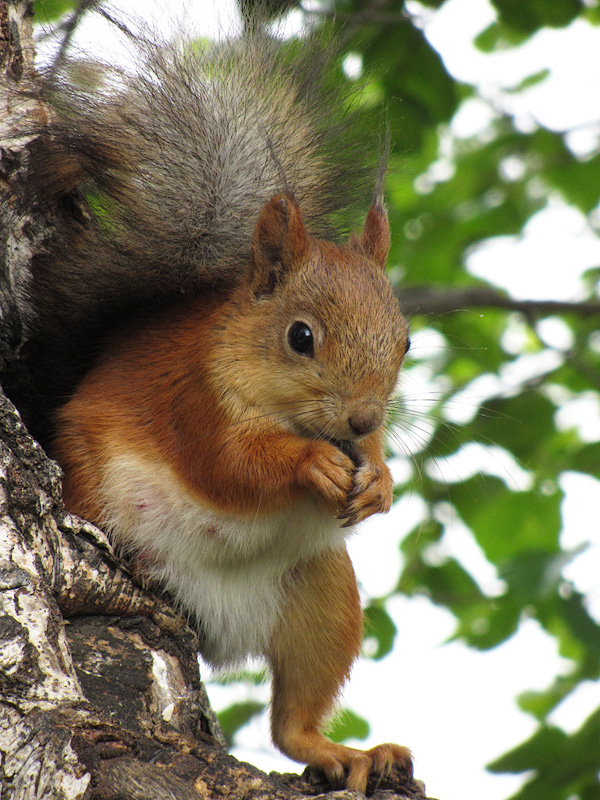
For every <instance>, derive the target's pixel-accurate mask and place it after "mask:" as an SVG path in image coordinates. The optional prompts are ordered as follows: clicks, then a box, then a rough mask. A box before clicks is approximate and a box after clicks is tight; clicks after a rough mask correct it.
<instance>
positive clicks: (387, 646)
mask: <svg viewBox="0 0 600 800" xmlns="http://www.w3.org/2000/svg"><path fill="white" fill-rule="evenodd" d="M364 626H365V640H366V641H368V640H369V639H371V640H375V641H376V643H377V650H376V651H375V653H374V654H373V655H371V656H370V657H371V658H372V659H373V660H375V661H378V660H379V659H380V658H383V657H384V656H387V654H388V653H390V652H391V651H392V648H393V646H394V639H395V637H396V633H397V628H396V626H395V625H394V623H393V621H392V618H391V617H390V615H389V614H388V613H387V611H386V610H385V608H384V607H383V605H382V604H381V603H376V602H373V603H371V604H370V605H368V606H367V607H366V608H365V610H364Z"/></svg>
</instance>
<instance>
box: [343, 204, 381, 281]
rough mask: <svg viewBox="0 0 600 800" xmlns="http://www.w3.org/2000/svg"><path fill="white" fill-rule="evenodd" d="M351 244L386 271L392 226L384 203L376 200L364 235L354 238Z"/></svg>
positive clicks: (368, 215)
mask: <svg viewBox="0 0 600 800" xmlns="http://www.w3.org/2000/svg"><path fill="white" fill-rule="evenodd" d="M350 244H351V246H353V247H358V248H359V249H360V250H362V252H363V253H365V255H366V256H368V258H370V259H371V260H372V261H374V262H375V264H377V266H379V267H381V269H385V265H386V262H387V257H388V254H389V252H390V224H389V222H388V215H387V212H386V210H385V208H384V206H383V203H381V202H380V201H378V200H376V201H375V202H374V203H373V204H372V206H371V208H370V209H369V212H368V214H367V218H366V220H365V227H364V229H363V232H362V234H361V235H360V236H357V237H353V238H352V240H351V242H350Z"/></svg>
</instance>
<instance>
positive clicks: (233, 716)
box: [218, 700, 266, 745]
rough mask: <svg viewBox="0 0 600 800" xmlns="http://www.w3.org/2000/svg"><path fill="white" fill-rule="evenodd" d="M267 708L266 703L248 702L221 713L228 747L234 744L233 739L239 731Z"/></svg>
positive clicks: (219, 715)
mask: <svg viewBox="0 0 600 800" xmlns="http://www.w3.org/2000/svg"><path fill="white" fill-rule="evenodd" d="M265 706H266V704H265V703H260V702H258V701H255V700H248V701H246V702H243V703H234V704H233V705H231V706H229V708H226V709H224V710H223V711H220V712H219V714H218V717H219V723H220V725H221V728H222V730H223V735H224V736H225V739H226V740H227V744H228V745H231V744H232V742H233V737H234V736H235V734H236V733H237V731H239V729H240V728H242V727H243V726H244V725H246V723H248V722H249V721H250V720H251V719H252V717H255V716H256V715H257V714H260V713H262V711H263V710H264V708H265Z"/></svg>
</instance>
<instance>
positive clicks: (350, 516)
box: [338, 461, 394, 528]
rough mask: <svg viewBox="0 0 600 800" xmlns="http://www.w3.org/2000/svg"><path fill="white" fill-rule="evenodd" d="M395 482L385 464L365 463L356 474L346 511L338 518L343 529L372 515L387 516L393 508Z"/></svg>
mask: <svg viewBox="0 0 600 800" xmlns="http://www.w3.org/2000/svg"><path fill="white" fill-rule="evenodd" d="M393 496H394V481H393V479H392V476H391V474H390V471H389V469H388V468H387V466H386V465H385V464H384V463H383V462H377V461H364V462H363V463H362V464H360V466H359V467H358V468H357V470H356V472H355V473H354V481H353V486H352V489H351V490H350V492H349V493H348V504H347V507H346V510H345V511H344V512H343V513H342V514H340V515H339V516H338V519H343V520H345V522H344V525H343V526H342V527H344V528H348V527H350V525H356V523H357V522H361V521H362V520H363V519H366V518H367V517H370V516H371V514H385V513H386V512H387V511H389V510H390V508H391V506H392V500H393Z"/></svg>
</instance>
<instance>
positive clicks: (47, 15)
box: [33, 0, 77, 24]
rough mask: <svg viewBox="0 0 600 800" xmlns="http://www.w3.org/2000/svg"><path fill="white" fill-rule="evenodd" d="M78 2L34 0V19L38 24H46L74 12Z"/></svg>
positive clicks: (71, 0) (69, 0)
mask: <svg viewBox="0 0 600 800" xmlns="http://www.w3.org/2000/svg"><path fill="white" fill-rule="evenodd" d="M76 5H77V2H76V0H33V17H34V20H35V21H36V22H39V23H41V24H46V23H48V22H53V21H54V20H56V19H59V18H60V17H62V16H64V15H65V14H66V13H67V12H68V11H74V10H75V6H76Z"/></svg>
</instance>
